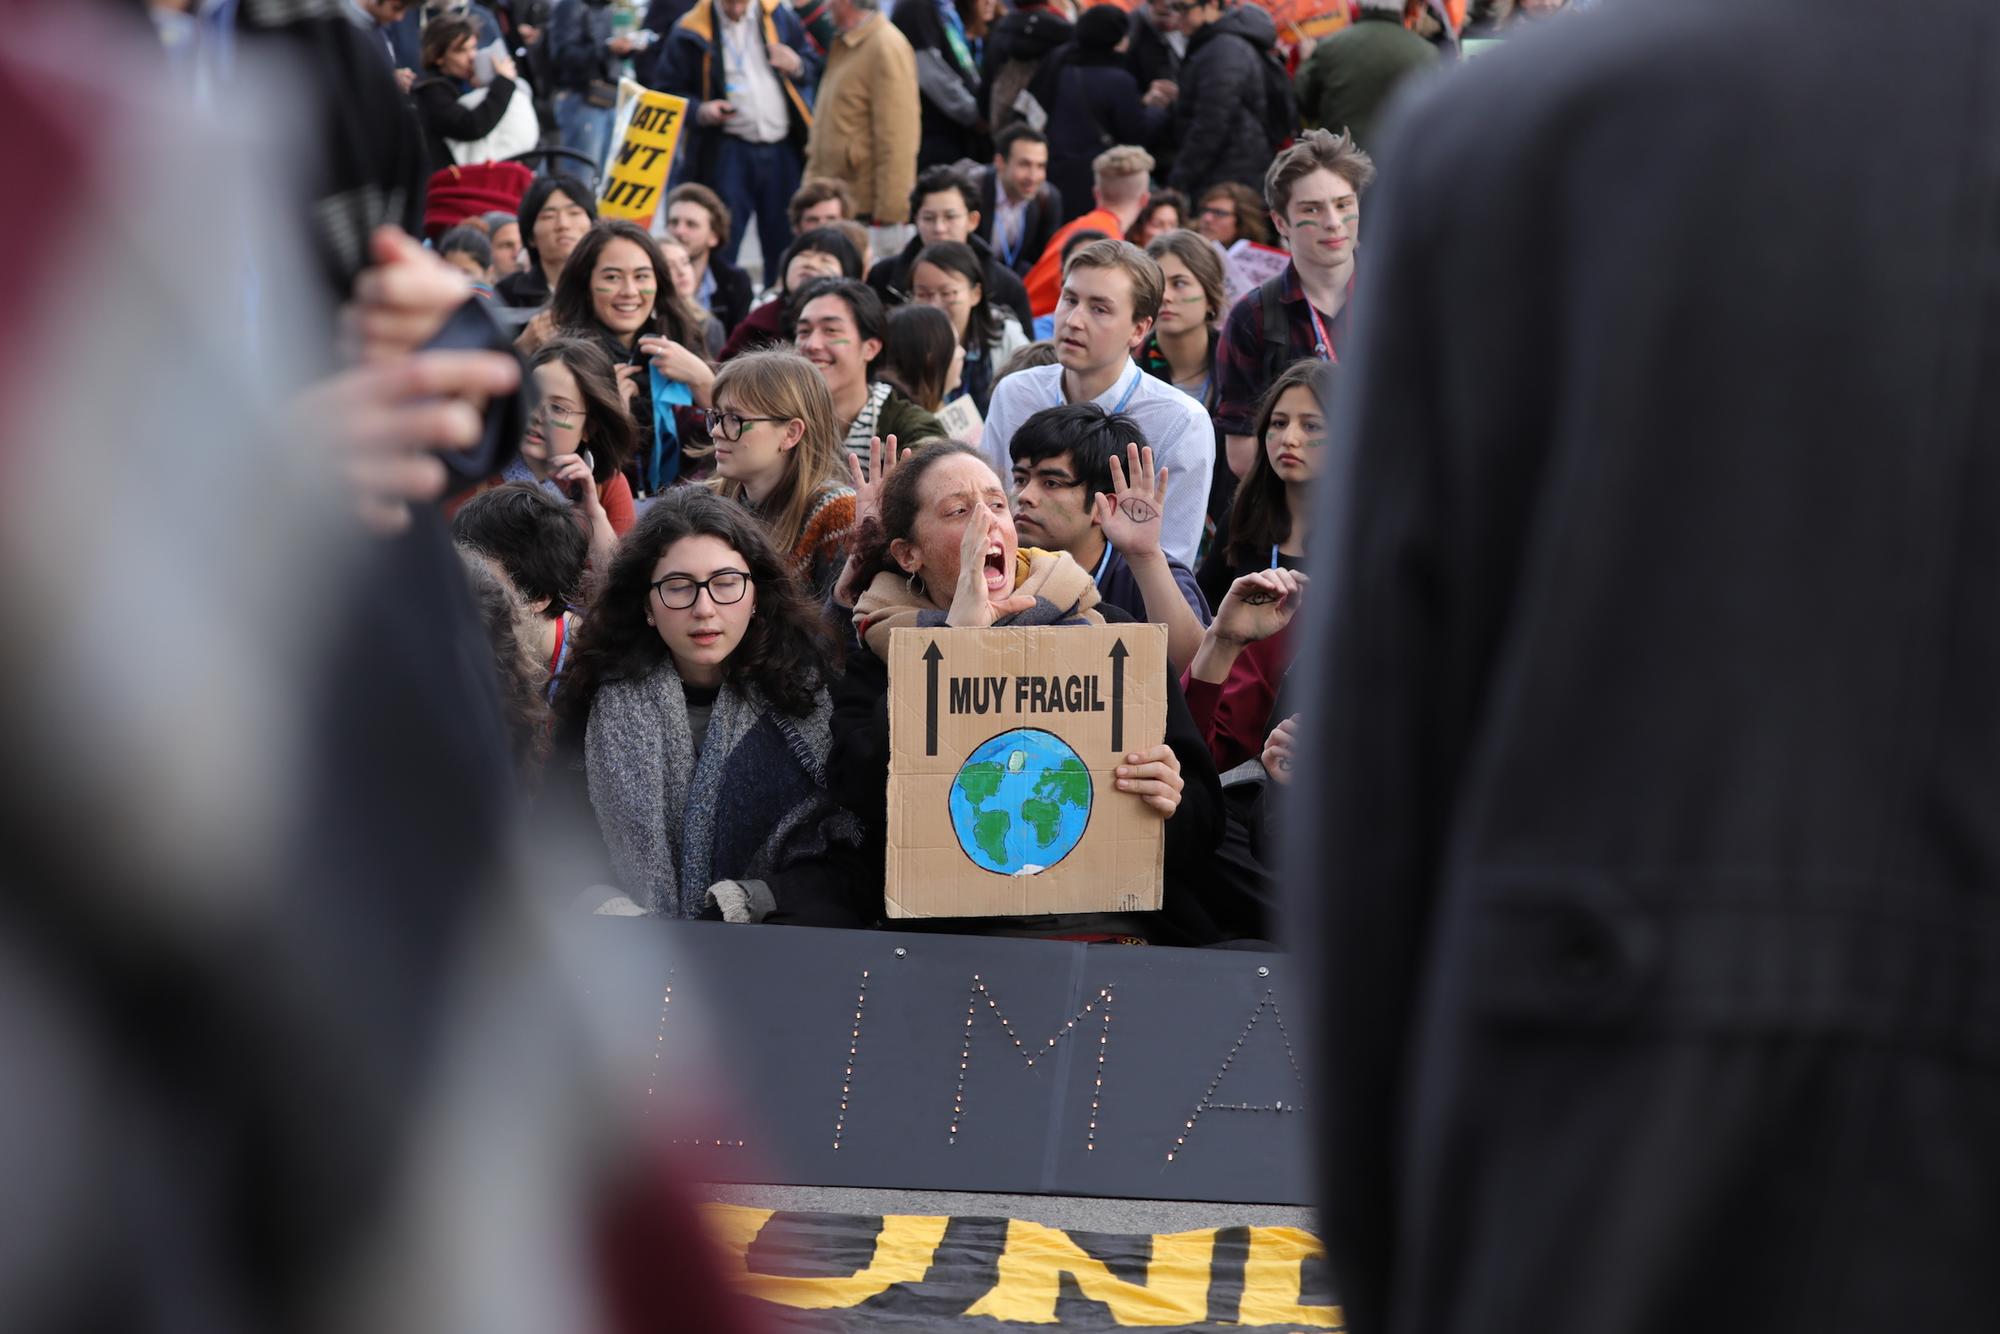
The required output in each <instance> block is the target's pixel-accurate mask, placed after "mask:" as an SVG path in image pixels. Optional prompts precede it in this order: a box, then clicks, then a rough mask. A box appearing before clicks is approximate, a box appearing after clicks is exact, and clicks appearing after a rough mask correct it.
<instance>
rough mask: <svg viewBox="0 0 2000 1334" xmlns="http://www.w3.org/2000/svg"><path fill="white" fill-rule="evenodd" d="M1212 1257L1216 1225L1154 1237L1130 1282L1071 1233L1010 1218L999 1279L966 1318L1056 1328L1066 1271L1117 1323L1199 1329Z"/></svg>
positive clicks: (1205, 1316)
mask: <svg viewBox="0 0 2000 1334" xmlns="http://www.w3.org/2000/svg"><path fill="white" fill-rule="evenodd" d="M1214 1257H1215V1229H1214V1228H1208V1229H1205V1230H1203V1231H1200V1232H1170V1233H1165V1234H1162V1235H1160V1236H1156V1237H1154V1238H1153V1258H1152V1260H1151V1262H1150V1263H1149V1264H1148V1265H1147V1266H1146V1281H1145V1282H1144V1283H1133V1282H1130V1281H1129V1280H1126V1279H1122V1278H1119V1277H1118V1276H1117V1275H1116V1274H1114V1273H1112V1272H1111V1268H1110V1266H1109V1265H1106V1264H1105V1263H1104V1262H1103V1261H1102V1260H1100V1259H1098V1258H1097V1257H1096V1256H1094V1255H1092V1254H1090V1253H1089V1252H1088V1251H1086V1250H1084V1249H1083V1247H1081V1246H1079V1245H1077V1244H1076V1242H1074V1241H1072V1240H1071V1239H1070V1237H1069V1234H1068V1233H1066V1232H1062V1231H1059V1230H1058V1229H1056V1228H1052V1227H1044V1226H1043V1225H1042V1224H1040V1223H1030V1222H1027V1221H1025V1220H1023V1219H1019V1218H1014V1219H1009V1220H1008V1222H1007V1249H1006V1250H1005V1251H1004V1252H1002V1254H1001V1256H1000V1281H999V1282H997V1283H995V1284H994V1285H993V1289H992V1291H990V1292H988V1293H987V1294H986V1295H985V1296H983V1297H981V1298H980V1299H979V1300H978V1301H977V1302H975V1303H973V1305H972V1306H971V1307H969V1308H967V1310H966V1312H965V1314H966V1315H968V1316H978V1315H984V1316H992V1317H993V1318H994V1319H995V1320H1016V1321H1019V1322H1021V1323H1022V1324H1033V1325H1046V1324H1050V1323H1053V1322H1054V1320H1055V1318H1056V1300H1057V1299H1058V1298H1059V1297H1061V1296H1062V1289H1063V1275H1065V1274H1067V1275H1069V1276H1070V1277H1071V1278H1073V1279H1074V1280H1076V1287H1077V1291H1079V1292H1081V1293H1082V1294H1083V1295H1084V1296H1085V1297H1087V1298H1089V1299H1090V1300H1091V1301H1094V1302H1100V1303H1102V1304H1103V1305H1104V1307H1105V1309H1106V1310H1108V1311H1110V1312H1111V1315H1112V1317H1113V1318H1114V1319H1116V1320H1117V1321H1118V1323H1119V1324H1121V1325H1133V1326H1141V1327H1151V1328H1155V1329H1158V1328H1167V1327H1179V1326H1186V1325H1199V1324H1201V1323H1203V1322H1204V1321H1206V1320H1207V1319H1208V1279H1209V1267H1210V1263H1211V1262H1212V1261H1213V1259H1214ZM1297 1291H1298V1289H1297V1288H1296V1287H1294V1288H1293V1292H1295V1293H1296V1292H1297ZM1246 1296H1247V1294H1246Z"/></svg>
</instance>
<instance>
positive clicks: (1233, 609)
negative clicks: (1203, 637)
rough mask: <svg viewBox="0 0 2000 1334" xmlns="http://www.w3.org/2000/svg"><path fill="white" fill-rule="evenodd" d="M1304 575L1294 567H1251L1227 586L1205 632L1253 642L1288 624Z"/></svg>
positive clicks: (1223, 639)
mask: <svg viewBox="0 0 2000 1334" xmlns="http://www.w3.org/2000/svg"><path fill="white" fill-rule="evenodd" d="M1306 583H1307V580H1306V576H1305V575H1304V574H1302V573H1301V572H1299V571H1297V570H1278V569H1272V570H1253V571H1251V572H1250V573H1249V574H1246V575H1244V576H1243V577H1242V578H1241V579H1238V580H1237V581H1236V582H1235V583H1233V584H1231V585H1230V586H1229V594H1228V596H1226V597H1224V598H1223V599H1222V605H1221V606H1220V607H1217V608H1216V609H1215V620H1214V621H1212V622H1210V624H1209V627H1208V633H1209V634H1210V635H1211V636H1212V637H1214V638H1215V639H1217V640H1219V641H1221V642H1223V643H1226V644H1236V645H1238V646H1241V645H1243V644H1254V643H1256V642H1257V641H1258V640H1260V639H1269V638H1270V637H1271V636H1272V635H1275V634H1277V633H1278V631H1280V630H1282V629H1284V628H1285V627H1286V626H1288V625H1290V624H1291V623H1292V617H1293V616H1295V615H1297V614H1298V610H1299V598H1300V595H1301V594H1303V593H1304V592H1305V588H1306Z"/></svg>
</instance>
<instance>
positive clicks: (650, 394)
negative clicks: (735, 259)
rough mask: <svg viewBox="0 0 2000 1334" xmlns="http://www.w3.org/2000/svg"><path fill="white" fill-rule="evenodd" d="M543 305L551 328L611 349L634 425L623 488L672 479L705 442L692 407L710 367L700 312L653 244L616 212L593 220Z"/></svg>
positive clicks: (700, 405)
mask: <svg viewBox="0 0 2000 1334" xmlns="http://www.w3.org/2000/svg"><path fill="white" fill-rule="evenodd" d="M549 314H550V320H551V323H552V324H553V325H554V327H555V330H556V332H558V333H561V334H567V335H570V336H573V337H578V338H585V339H588V340H590V341H592V342H594V343H596V344H597V345H598V346H599V347H601V348H603V349H604V352H605V354H606V355H607V356H609V357H610V358H611V362H612V366H613V368H614V369H615V371H616V374H617V376H618V383H619V387H620V389H621V391H622V393H623V397H624V400H625V403H626V405H627V406H628V407H629V408H630V409H631V412H632V418H633V420H634V422H636V423H637V425H638V428H639V433H638V447H637V449H636V450H635V451H634V456H633V458H632V459H631V460H630V461H629V471H630V475H631V479H632V492H633V494H634V495H651V494H654V493H656V492H659V491H661V490H664V489H665V488H667V487H669V486H671V485H673V484H674V482H676V481H679V480H681V479H682V468H683V465H684V464H687V463H690V462H691V461H692V460H694V459H697V458H699V457H700V456H701V454H702V452H703V447H704V446H706V444H707V428H706V427H705V425H704V423H703V411H702V410H703V409H705V408H707V407H708V402H709V390H710V387H711V386H712V385H713V384H714V383H715V371H714V369H713V368H712V367H711V366H710V365H709V364H708V361H707V359H706V358H705V357H704V356H703V355H702V354H701V352H700V351H699V350H698V349H701V348H703V347H705V346H706V345H707V334H706V332H705V327H704V326H705V325H706V323H707V320H706V317H704V316H703V315H702V313H701V312H700V311H699V310H697V309H695V308H694V307H693V306H691V305H690V304H689V303H688V301H687V298H685V297H683V296H682V295H681V294H680V293H679V292H678V291H677V290H675V288H674V286H673V275H672V270H671V269H670V267H669V266H668V263H667V257H666V255H665V254H663V253H662V252H661V250H660V247H659V243H658V242H656V241H655V240H654V239H653V237H652V235H651V234H650V233H648V232H647V231H646V229H645V228H643V227H640V226H638V225H637V224H635V223H630V222H626V221H623V220H622V219H612V218H608V219H604V220H602V221H599V222H598V223H596V224H594V225H593V226H592V227H591V229H590V231H589V232H588V233H586V234H585V236H584V238H583V240H582V241H580V242H578V243H577V247H576V250H575V251H574V252H573V253H572V254H571V255H570V258H569V263H568V264H566V265H564V266H563V271H562V277H560V278H559V279H557V280H556V291H555V296H554V298H553V299H551V301H550V302H549Z"/></svg>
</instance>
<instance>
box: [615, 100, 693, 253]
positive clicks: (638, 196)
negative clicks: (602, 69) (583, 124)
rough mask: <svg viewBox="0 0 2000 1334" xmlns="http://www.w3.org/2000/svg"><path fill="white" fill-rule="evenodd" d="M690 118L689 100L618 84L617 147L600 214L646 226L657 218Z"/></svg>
mask: <svg viewBox="0 0 2000 1334" xmlns="http://www.w3.org/2000/svg"><path fill="white" fill-rule="evenodd" d="M686 119H687V99H686V98H685V97H675V96H673V95H671V94H669V93H659V92H654V91H653V90H652V89H651V88H647V87H644V86H642V85H640V84H637V83H634V82H633V81H632V80H630V79H623V80H620V81H619V84H618V120H617V131H618V132H617V135H616V136H615V138H616V142H617V148H616V149H615V150H614V151H613V152H612V154H611V164H610V167H609V169H608V170H607V171H606V172H605V174H604V183H603V185H602V186H601V187H600V188H599V190H598V196H597V211H598V213H599V215H601V216H603V217H607V218H629V219H631V220H632V221H633V222H637V223H640V224H642V225H643V224H645V223H650V222H651V221H652V220H653V214H654V212H655V211H656V210H657V209H658V208H659V207H660V192H661V191H662V190H664V189H665V188H666V185H667V172H668V171H669V170H670V169H671V168H672V167H673V164H674V149H675V148H676V147H677V146H678V145H679V144H680V141H681V124H682V122H684V121H685V120H686Z"/></svg>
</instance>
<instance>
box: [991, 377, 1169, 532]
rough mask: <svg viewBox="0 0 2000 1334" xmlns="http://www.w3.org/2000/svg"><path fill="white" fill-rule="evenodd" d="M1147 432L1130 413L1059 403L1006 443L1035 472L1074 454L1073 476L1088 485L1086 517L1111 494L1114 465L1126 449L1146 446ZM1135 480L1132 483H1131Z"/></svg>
mask: <svg viewBox="0 0 2000 1334" xmlns="http://www.w3.org/2000/svg"><path fill="white" fill-rule="evenodd" d="M1147 443H1148V442H1147V440H1146V433H1145V431H1144V430H1142V429H1141V428H1140V426H1139V423H1138V421H1137V420H1135V419H1134V418H1133V417H1132V416H1131V415H1130V414H1129V413H1124V412H1106V411H1105V410H1104V409H1103V408H1101V407H1099V406H1098V405H1097V404H1095V403H1059V404H1057V405H1056V406H1055V407H1052V408H1043V409H1042V410H1041V411H1040V412H1037V413H1033V414H1031V415H1030V416H1029V417H1028V419H1027V420H1026V421H1024V422H1022V423H1021V425H1020V427H1019V429H1017V430H1016V431H1015V432H1014V438H1013V439H1012V440H1009V441H1008V442H1007V452H1008V453H1009V454H1011V455H1013V458H1014V462H1015V463H1017V464H1021V465H1023V466H1026V467H1033V466H1034V465H1035V464H1037V463H1040V462H1042V461H1043V460H1044V459H1052V458H1059V457H1061V456H1062V455H1064V454H1067V455H1069V467H1070V471H1071V472H1073V473H1075V474H1076V479H1077V481H1079V482H1081V483H1083V490H1084V496H1083V507H1084V512H1085V513H1089V511H1090V508H1091V506H1093V505H1095V504H1096V503H1097V497H1098V496H1099V495H1100V494H1105V493H1109V492H1110V490H1111V460H1112V459H1114V458H1115V459H1118V460H1119V461H1120V462H1123V461H1124V460H1125V446H1127V445H1137V446H1139V448H1141V449H1144V448H1145V447H1146V445H1147ZM1127 480H1128V481H1129V480H1130V479H1129V478H1128V479H1127Z"/></svg>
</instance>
